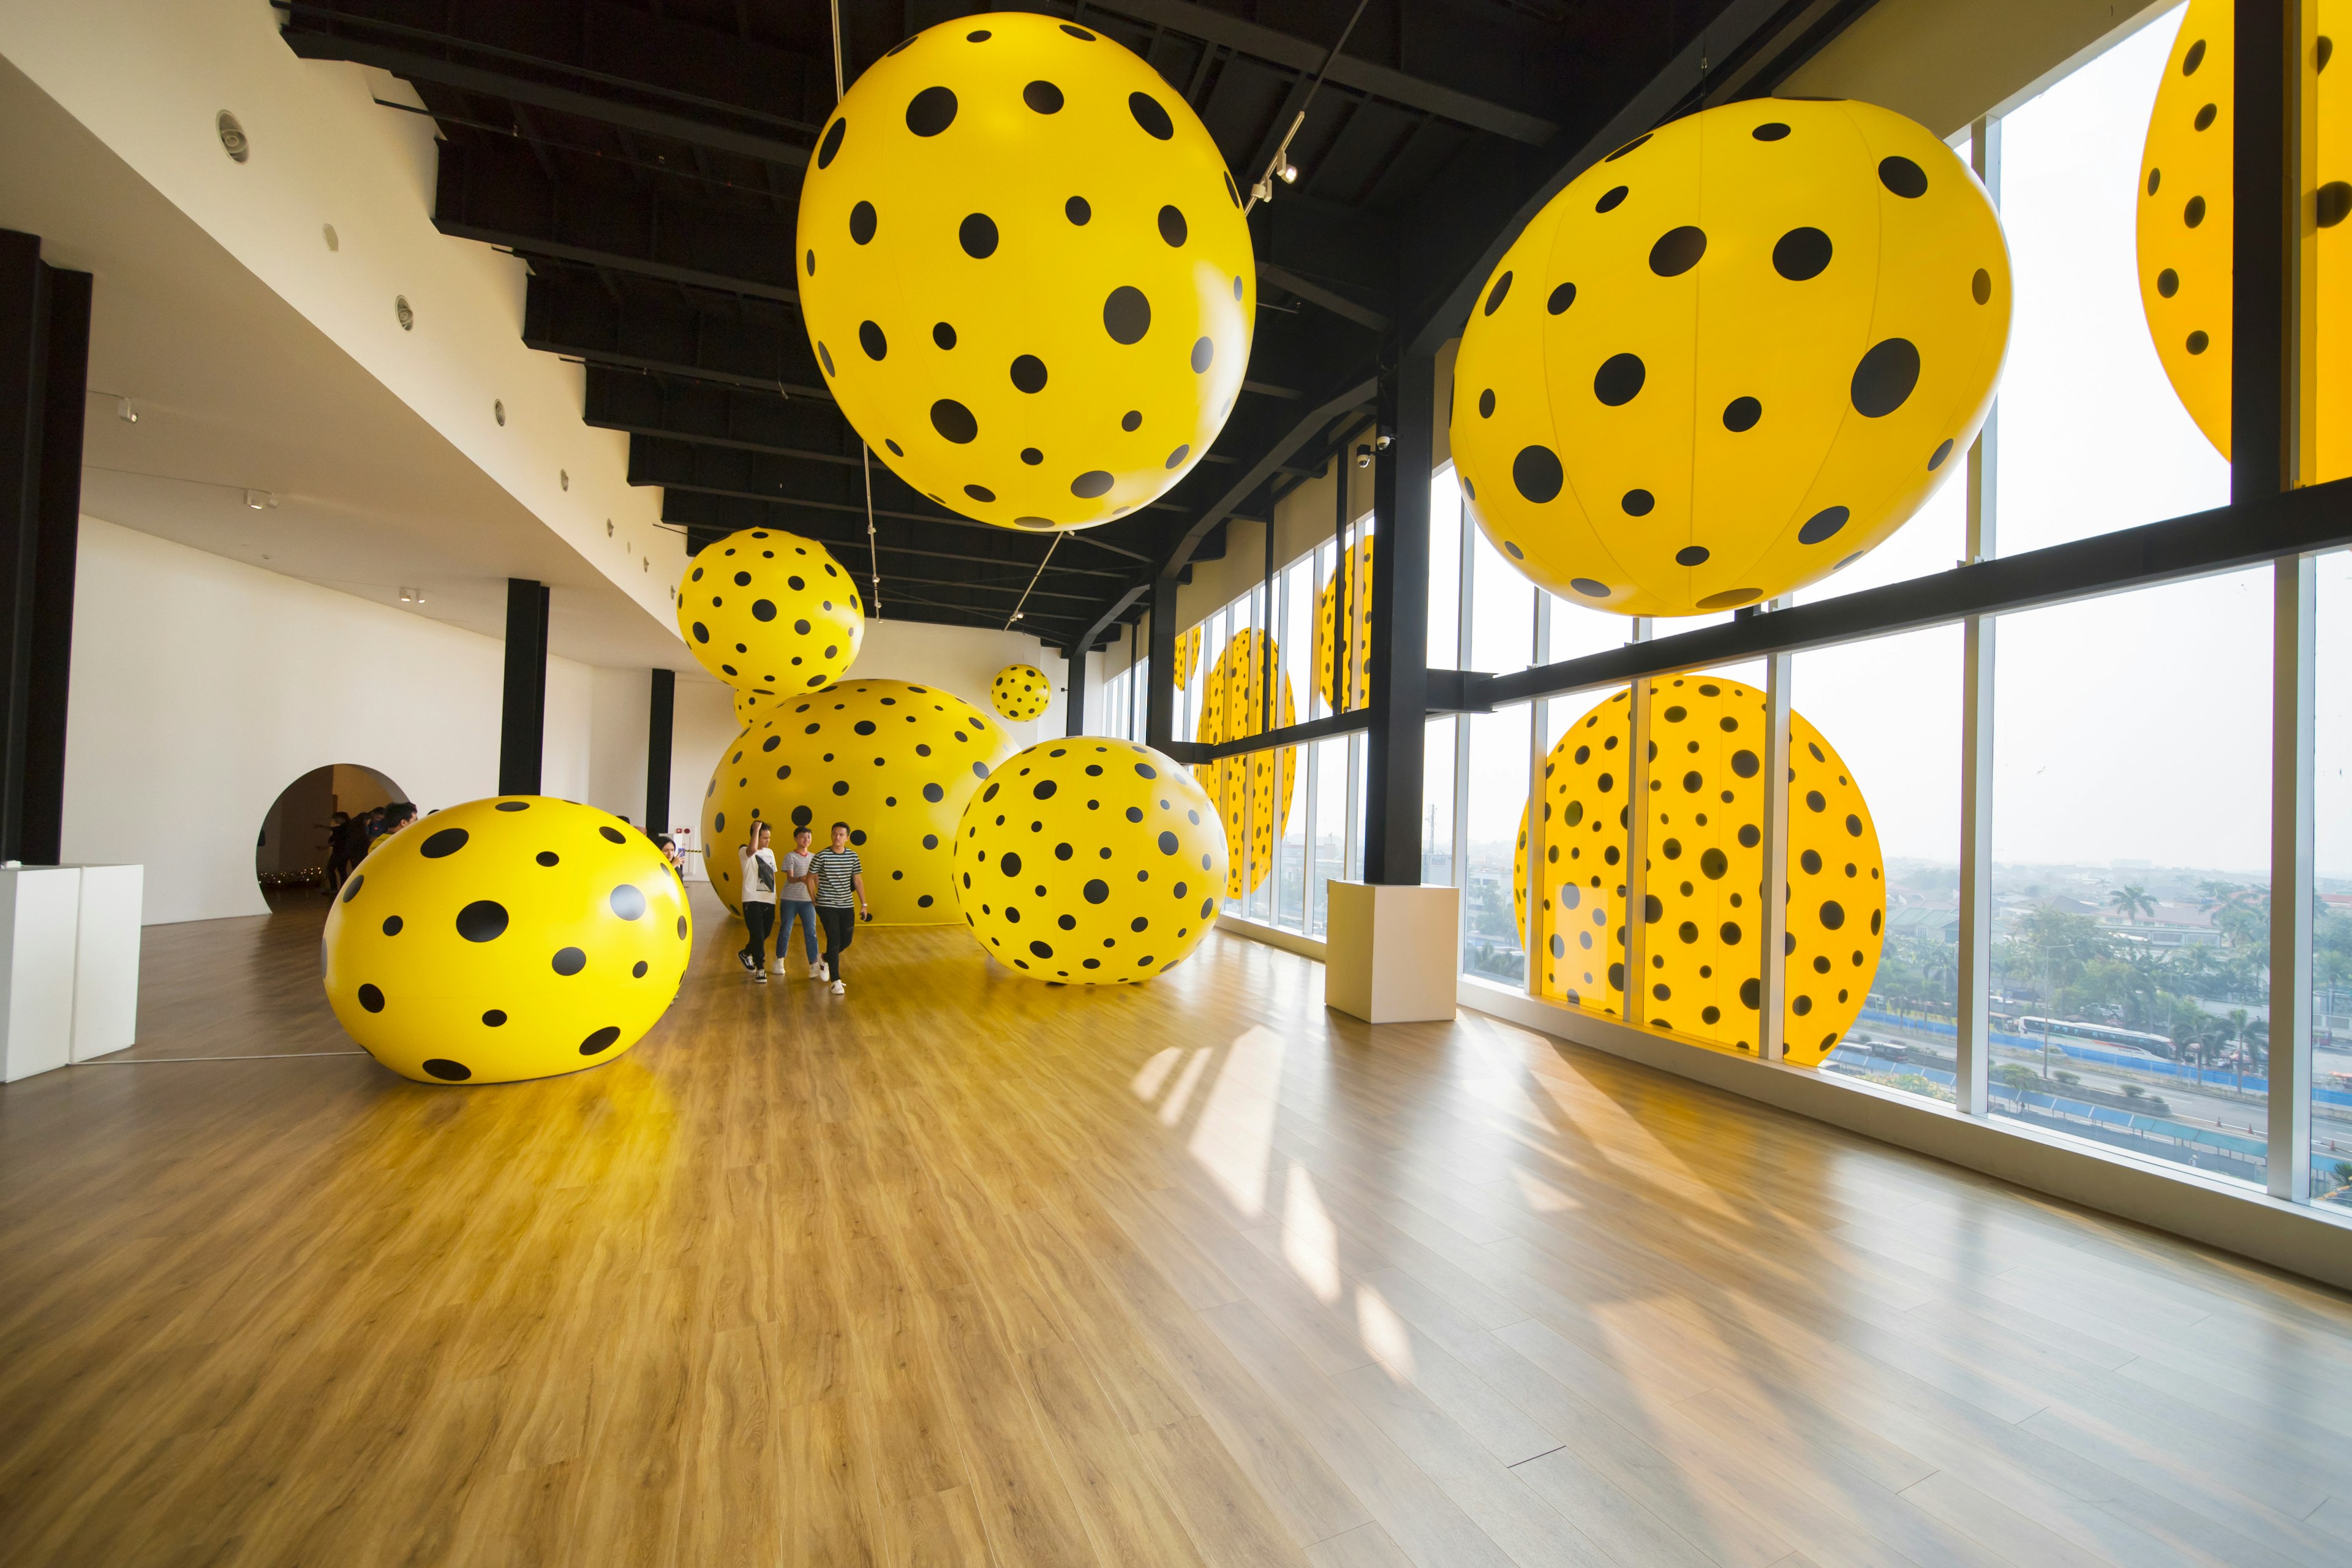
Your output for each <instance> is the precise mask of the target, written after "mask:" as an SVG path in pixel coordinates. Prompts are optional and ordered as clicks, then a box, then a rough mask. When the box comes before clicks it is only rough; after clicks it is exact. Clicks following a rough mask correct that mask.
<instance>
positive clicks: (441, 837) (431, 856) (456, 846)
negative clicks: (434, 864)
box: [416, 827, 466, 860]
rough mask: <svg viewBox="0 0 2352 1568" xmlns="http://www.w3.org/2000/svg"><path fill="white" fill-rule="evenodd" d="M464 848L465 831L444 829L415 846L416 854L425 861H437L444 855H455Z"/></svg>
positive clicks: (451, 828)
mask: <svg viewBox="0 0 2352 1568" xmlns="http://www.w3.org/2000/svg"><path fill="white" fill-rule="evenodd" d="M464 847H466V830H465V829H464V828H462V827H445V828H443V829H442V830H441V831H440V832H438V833H436V834H435V835H433V837H430V838H427V839H426V840H425V842H424V843H423V844H420V845H418V846H417V848H416V852H417V853H418V854H419V855H422V856H424V857H425V858H426V859H427V860H438V859H440V858H442V857H443V856H445V855H455V854H456V853H457V851H458V850H460V849H463V848H464Z"/></svg>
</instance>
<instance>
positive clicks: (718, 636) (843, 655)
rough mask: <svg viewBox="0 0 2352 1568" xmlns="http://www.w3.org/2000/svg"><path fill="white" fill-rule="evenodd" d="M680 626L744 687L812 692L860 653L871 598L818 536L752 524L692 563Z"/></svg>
mask: <svg viewBox="0 0 2352 1568" xmlns="http://www.w3.org/2000/svg"><path fill="white" fill-rule="evenodd" d="M677 629H678V632H679V635H681V636H682V637H685V638H686V646H687V647H688V650H689V651H691V652H692V653H693V655H694V657H695V659H696V660H697V662H698V663H699V664H700V665H701V666H702V668H705V669H707V670H709V671H710V673H711V674H713V675H715V676H717V677H718V678H719V679H721V680H723V681H725V682H726V683H727V684H728V685H730V686H732V687H734V688H736V689H738V690H742V691H756V692H763V693H767V694H770V695H774V694H777V693H787V694H789V693H792V692H799V691H813V690H814V689H817V688H818V687H821V686H825V685H829V684H831V683H832V682H834V681H835V680H838V679H841V673H842V671H844V670H845V669H847V668H849V662H850V660H852V659H854V658H856V657H857V649H858V647H859V645H860V644H862V643H864V642H865V640H866V605H865V602H864V601H863V600H861V599H860V598H859V597H858V596H857V584H856V583H853V582H851V581H850V578H849V574H848V573H846V572H845V571H843V570H842V569H841V566H840V564H839V563H836V562H835V560H834V558H833V555H832V552H829V551H827V550H826V549H825V547H824V545H822V544H819V543H818V542H816V541H815V540H814V539H803V538H802V537H801V536H800V535H799V534H797V533H787V532H785V531H783V530H782V529H780V528H746V529H743V530H741V531H738V532H735V533H730V534H729V535H728V536H727V537H726V538H724V539H722V540H719V542H716V543H713V544H706V545H704V546H703V547H702V550H701V552H699V553H698V554H697V555H695V556H693V557H691V558H690V559H689V560H688V562H687V563H686V576H685V578H684V580H682V581H681V582H680V583H679V584H678V585H677ZM739 711H740V709H739Z"/></svg>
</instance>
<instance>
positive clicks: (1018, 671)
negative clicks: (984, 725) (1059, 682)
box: [988, 664, 1054, 724]
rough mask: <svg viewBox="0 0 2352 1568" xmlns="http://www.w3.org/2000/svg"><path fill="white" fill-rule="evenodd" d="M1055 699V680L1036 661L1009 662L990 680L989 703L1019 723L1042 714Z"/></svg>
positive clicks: (1000, 712) (1006, 716) (1005, 716)
mask: <svg viewBox="0 0 2352 1568" xmlns="http://www.w3.org/2000/svg"><path fill="white" fill-rule="evenodd" d="M988 700H989V702H990V704H991V705H992V706H993V707H994V708H995V710H996V711H997V712H998V713H999V714H1001V715H1003V717H1004V718H1007V719H1010V720H1012V721H1013V722H1014V723H1016V724H1018V723H1023V722H1025V721H1028V720H1031V719H1034V718H1035V717H1037V715H1038V714H1040V713H1043V712H1044V711H1045V705H1046V704H1047V703H1049V702H1051V701H1052V700H1054V688H1053V685H1052V683H1051V682H1049V681H1048V680H1047V679H1045V671H1044V670H1042V669H1039V668H1037V667H1036V666H1035V665H1034V664H1008V665H1006V666H1005V667H1004V668H1003V669H1000V670H998V671H997V672H996V679H994V680H992V681H990V682H989V683H988Z"/></svg>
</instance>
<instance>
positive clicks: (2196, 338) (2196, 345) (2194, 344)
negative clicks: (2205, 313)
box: [2181, 332, 2212, 354]
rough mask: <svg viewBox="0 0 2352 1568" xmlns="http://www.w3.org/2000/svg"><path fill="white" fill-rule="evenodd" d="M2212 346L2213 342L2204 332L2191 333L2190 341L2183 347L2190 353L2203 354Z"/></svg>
mask: <svg viewBox="0 0 2352 1568" xmlns="http://www.w3.org/2000/svg"><path fill="white" fill-rule="evenodd" d="M2211 345H2212V340H2211V339H2210V338H2208V337H2207V336H2206V335H2205V334H2204V333H2203V332H2191V333H2189V341H2188V342H2186V343H2184V344H2182V345H2181V346H2182V347H2183V348H2186V349H2187V350H2188V351H2189V353H2193V354H2201V353H2204V352H2205V351H2206V350H2207V349H2208V348H2210V346H2211Z"/></svg>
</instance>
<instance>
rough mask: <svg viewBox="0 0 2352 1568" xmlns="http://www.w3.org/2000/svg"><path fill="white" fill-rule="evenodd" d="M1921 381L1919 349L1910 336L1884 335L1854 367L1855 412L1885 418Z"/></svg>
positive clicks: (1873, 417)
mask: <svg viewBox="0 0 2352 1568" xmlns="http://www.w3.org/2000/svg"><path fill="white" fill-rule="evenodd" d="M1918 384H1919V351H1918V349H1916V347H1914V346H1913V345H1912V342H1911V340H1910V339H1908V338H1882V339H1880V340H1879V341H1878V342H1875V343H1873V344H1872V345H1871V346H1870V352H1869V353H1865V354H1864V355H1863V356H1862V363H1859V364H1857V365H1855V366H1854V367H1853V388H1852V393H1853V409H1854V412H1855V413H1857V414H1859V415H1861V416H1863V417H1864V419H1884V418H1885V417H1886V416H1888V415H1890V414H1892V413H1894V412H1895V410H1896V409H1898V408H1900V407H1902V406H1903V405H1904V403H1905V401H1906V400H1907V399H1908V398H1909V397H1910V395H1911V389H1912V388H1913V387H1915V386H1917V385H1918Z"/></svg>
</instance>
